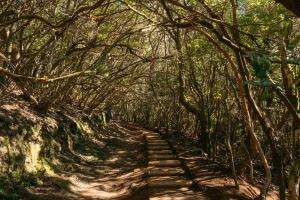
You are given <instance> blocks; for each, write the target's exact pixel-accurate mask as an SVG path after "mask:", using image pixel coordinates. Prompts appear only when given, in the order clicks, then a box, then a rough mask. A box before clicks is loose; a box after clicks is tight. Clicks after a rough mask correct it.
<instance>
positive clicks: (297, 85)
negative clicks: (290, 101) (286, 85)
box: [295, 80, 300, 89]
mask: <svg viewBox="0 0 300 200" xmlns="http://www.w3.org/2000/svg"><path fill="white" fill-rule="evenodd" d="M295 86H296V88H298V89H300V80H299V81H298V82H297V83H296V84H295Z"/></svg>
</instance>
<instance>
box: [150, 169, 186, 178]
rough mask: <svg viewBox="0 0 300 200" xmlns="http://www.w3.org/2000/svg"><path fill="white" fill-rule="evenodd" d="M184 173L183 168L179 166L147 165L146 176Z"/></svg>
mask: <svg viewBox="0 0 300 200" xmlns="http://www.w3.org/2000/svg"><path fill="white" fill-rule="evenodd" d="M184 174H185V172H184V170H183V169H182V168H180V167H148V176H172V175H184Z"/></svg>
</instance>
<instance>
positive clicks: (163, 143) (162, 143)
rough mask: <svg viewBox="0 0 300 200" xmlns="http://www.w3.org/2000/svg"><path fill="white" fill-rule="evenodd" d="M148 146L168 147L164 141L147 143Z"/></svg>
mask: <svg viewBox="0 0 300 200" xmlns="http://www.w3.org/2000/svg"><path fill="white" fill-rule="evenodd" d="M147 144H148V145H169V144H168V143H167V142H165V141H157V142H151V141H147Z"/></svg>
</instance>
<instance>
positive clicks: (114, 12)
mask: <svg viewBox="0 0 300 200" xmlns="http://www.w3.org/2000/svg"><path fill="white" fill-rule="evenodd" d="M280 2H281V1H280ZM287 2H294V1H287ZM287 2H282V3H283V4H284V5H285V6H286V7H288V8H292V7H291V5H292V4H288V3H287ZM291 10H292V11H294V12H295V13H296V14H297V12H296V10H293V9H291ZM278 24H279V25H278ZM299 30H300V29H299V19H297V18H294V17H293V15H292V14H291V13H290V12H288V11H287V10H285V9H284V8H283V7H282V6H280V5H278V4H275V3H274V2H273V1H271V0H270V1H267V0H266V1H265V0H264V1H263V0H259V1H255V2H254V1H251V0H245V1H237V0H231V1H216V0H207V1H202V0H179V1H175V0H156V1H150V0H146V1H134V0H120V1H119V0H117V1H113V0H89V1H83V0H76V1H68V0H62V1H56V2H52V1H45V2H43V3H39V2H33V1H29V0H28V1H22V2H20V1H13V0H11V1H9V0H7V1H2V2H1V3H0V45H1V46H0V52H1V58H0V90H1V91H3V92H4V91H6V92H8V91H10V92H11V91H12V90H15V88H17V89H18V90H20V91H21V92H22V93H23V95H25V96H27V97H29V99H31V100H30V101H31V103H33V104H35V105H36V106H37V107H38V109H39V110H40V111H44V112H46V111H47V109H48V108H50V107H51V106H54V105H56V106H57V105H59V106H66V105H69V106H73V107H76V108H78V109H81V110H82V112H85V113H87V114H92V113H93V112H95V111H99V110H100V111H103V110H105V109H106V108H113V110H114V111H115V113H116V114H117V115H119V117H120V118H121V119H124V120H128V121H135V122H139V123H141V124H144V125H147V126H150V127H157V126H158V127H165V128H166V129H167V130H168V131H170V130H173V131H177V132H180V133H182V134H186V135H187V136H188V137H190V138H191V139H193V140H195V142H196V143H197V144H199V145H200V147H201V148H202V149H203V150H204V151H205V153H206V154H207V155H208V156H210V157H213V158H214V159H217V160H219V161H220V162H221V163H223V164H224V165H226V163H231V165H230V166H225V167H230V168H231V169H232V173H233V175H235V176H237V175H242V174H244V175H245V174H248V173H249V174H250V175H251V176H253V173H252V171H253V170H252V169H253V168H252V164H253V163H254V165H257V166H259V165H260V164H263V166H264V170H265V174H266V176H265V184H264V186H265V187H263V189H262V193H261V196H262V198H264V197H265V195H266V191H267V189H268V186H269V184H270V182H271V174H270V173H271V171H270V167H269V166H270V165H273V166H274V168H275V171H276V174H279V175H278V176H277V177H279V178H276V179H275V180H272V183H274V184H277V185H278V186H280V193H281V199H284V198H285V190H286V188H285V185H286V184H285V183H284V179H285V177H284V176H286V177H287V179H288V185H289V188H288V189H289V198H290V199H295V200H296V198H298V197H297V195H298V194H297V184H298V183H297V181H299V160H300V159H299V158H298V154H297V152H298V148H299V146H298V145H299V143H300V142H299V140H300V139H299V135H297V134H296V133H297V132H296V131H295V130H296V129H298V128H299V124H300V118H299V116H298V113H297V111H298V110H299V84H298V83H299V77H300V74H299V63H300V62H299V55H300V54H299V51H300V47H299V41H300V40H299ZM11 88H13V89H11ZM224 144H226V145H224ZM240 146H243V147H244V148H239V147H240ZM225 150H227V151H225ZM269 150H270V151H269ZM227 152H228V153H227ZM224 154H229V156H228V157H226V156H223V155H224ZM245 155H246V156H245ZM282 155H285V156H282ZM285 157H286V158H288V159H286V158H285ZM227 158H228V159H230V160H227ZM248 166H249V170H248ZM287 170H288V174H286V175H285V174H284V172H285V171H287ZM236 171H237V173H236ZM235 178H236V177H235ZM251 178H255V177H251ZM236 185H237V186H238V181H237V179H236Z"/></svg>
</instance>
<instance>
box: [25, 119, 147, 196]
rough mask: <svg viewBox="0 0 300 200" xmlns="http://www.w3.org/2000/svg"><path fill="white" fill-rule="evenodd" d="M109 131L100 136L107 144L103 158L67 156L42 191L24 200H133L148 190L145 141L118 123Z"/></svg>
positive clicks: (33, 193) (36, 189)
mask: <svg viewBox="0 0 300 200" xmlns="http://www.w3.org/2000/svg"><path fill="white" fill-rule="evenodd" d="M108 127H109V128H107V129H105V130H104V131H105V132H103V133H102V132H100V133H99V134H100V135H101V136H100V135H99V137H102V138H105V141H106V145H105V147H104V148H105V149H106V152H107V154H106V155H105V157H104V158H101V159H98V160H95V161H90V162H89V161H82V160H74V159H72V158H70V157H69V156H67V155H64V156H63V157H62V158H61V160H60V162H61V164H63V165H64V167H63V168H60V169H58V170H57V171H56V172H55V174H53V175H51V176H48V177H46V178H44V186H43V187H36V188H31V189H29V194H27V195H26V197H24V199H63V200H66V199H95V200H96V199H97V200H98V199H99V200H101V199H132V197H131V196H132V195H134V193H135V192H136V191H138V190H139V189H141V188H144V187H145V182H144V176H145V172H144V167H145V163H146V162H145V160H144V159H145V156H144V149H143V148H144V139H143V137H142V135H141V132H139V131H130V130H128V129H126V128H124V127H122V126H120V125H119V124H117V123H111V124H110V125H109V126H108ZM102 148H103V147H102ZM140 199H141V200H142V199H144V198H143V197H141V198H140Z"/></svg>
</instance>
